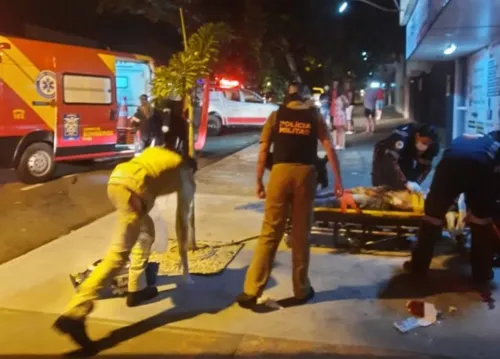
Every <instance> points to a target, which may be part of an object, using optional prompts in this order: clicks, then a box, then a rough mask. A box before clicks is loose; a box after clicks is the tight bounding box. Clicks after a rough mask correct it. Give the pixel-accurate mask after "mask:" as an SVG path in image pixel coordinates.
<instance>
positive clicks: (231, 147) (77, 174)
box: [0, 130, 259, 264]
mask: <svg viewBox="0 0 500 359" xmlns="http://www.w3.org/2000/svg"><path fill="white" fill-rule="evenodd" d="M258 137H259V131H256V130H228V131H227V132H226V133H225V134H223V135H222V136H219V137H210V138H208V140H207V143H206V145H205V148H204V149H203V151H201V152H200V153H199V155H198V164H199V167H200V168H202V167H205V166H208V165H210V164H211V163H214V162H216V161H218V160H220V159H222V158H224V157H226V156H228V155H230V154H232V153H234V152H236V151H238V150H240V149H243V148H245V147H247V146H249V145H251V144H253V143H255V142H256V141H257V140H258ZM114 165H116V162H102V163H94V164H92V165H75V164H61V165H59V166H58V168H57V171H56V179H54V180H53V181H50V182H47V183H44V184H38V185H26V184H23V183H20V182H18V181H17V179H16V176H15V174H14V173H13V172H11V171H7V170H2V171H0V229H1V231H2V232H1V235H0V264H1V263H4V262H7V261H9V260H11V259H13V258H16V257H18V256H20V255H22V254H24V253H27V252H28V251H30V250H33V249H35V248H38V247H40V246H41V245H43V244H46V243H48V242H50V241H52V240H54V239H56V238H58V237H60V236H62V235H64V234H66V233H69V232H70V231H72V230H75V229H77V228H79V227H81V226H84V225H86V224H88V223H90V222H92V221H94V220H95V219H97V218H100V217H102V216H104V215H106V214H108V213H110V212H111V211H112V207H111V204H110V203H109V201H108V199H107V197H106V182H107V179H108V176H109V173H110V171H111V169H112V168H113V167H114Z"/></svg>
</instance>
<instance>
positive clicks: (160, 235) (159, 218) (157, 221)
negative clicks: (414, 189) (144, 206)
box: [149, 203, 168, 253]
mask: <svg viewBox="0 0 500 359" xmlns="http://www.w3.org/2000/svg"><path fill="white" fill-rule="evenodd" d="M149 215H150V216H151V218H152V219H153V222H154V225H155V241H154V243H153V247H152V248H151V249H152V251H153V252H157V253H164V252H166V251H167V249H168V228H167V221H165V218H164V217H163V215H162V213H161V211H160V209H159V208H158V205H157V204H156V203H155V205H154V206H153V209H151V212H149Z"/></svg>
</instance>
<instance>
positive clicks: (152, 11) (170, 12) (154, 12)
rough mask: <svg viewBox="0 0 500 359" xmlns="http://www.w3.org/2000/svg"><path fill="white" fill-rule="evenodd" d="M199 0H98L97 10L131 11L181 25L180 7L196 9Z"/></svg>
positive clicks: (148, 17) (154, 20)
mask: <svg viewBox="0 0 500 359" xmlns="http://www.w3.org/2000/svg"><path fill="white" fill-rule="evenodd" d="M199 2H200V0H98V8H97V12H98V13H103V12H110V13H129V14H132V15H140V16H144V17H145V18H147V19H148V20H149V21H152V22H160V21H164V22H167V23H170V24H173V25H176V26H179V25H180V21H179V7H183V8H184V9H185V10H191V8H193V9H194V10H196V5H198V4H199ZM188 19H189V17H188ZM188 19H186V20H188Z"/></svg>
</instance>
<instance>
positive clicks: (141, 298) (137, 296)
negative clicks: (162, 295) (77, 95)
mask: <svg viewBox="0 0 500 359" xmlns="http://www.w3.org/2000/svg"><path fill="white" fill-rule="evenodd" d="M157 295H158V288H156V287H146V288H145V289H143V290H140V291H138V292H129V293H128V294H127V307H137V306H139V305H141V304H142V303H144V302H147V301H148V300H150V299H153V298H154V297H156V296H157Z"/></svg>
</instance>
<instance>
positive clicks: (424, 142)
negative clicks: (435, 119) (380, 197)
mask: <svg viewBox="0 0 500 359" xmlns="http://www.w3.org/2000/svg"><path fill="white" fill-rule="evenodd" d="M438 153H439V137H438V135H437V133H436V131H435V130H434V129H433V128H432V127H431V126H429V125H417V124H409V125H405V126H401V127H398V128H396V129H395V130H394V131H393V132H392V133H391V135H390V136H389V137H387V138H384V139H382V140H380V141H379V142H377V144H376V145H375V149H374V151H373V165H372V166H373V167H372V185H373V186H376V187H379V186H387V187H390V188H391V189H394V190H404V189H408V190H410V191H413V192H420V191H421V188H420V185H421V184H422V182H423V181H424V180H425V178H426V177H427V175H428V174H429V172H430V170H431V168H432V160H433V159H434V157H436V156H437V154H438Z"/></svg>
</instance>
